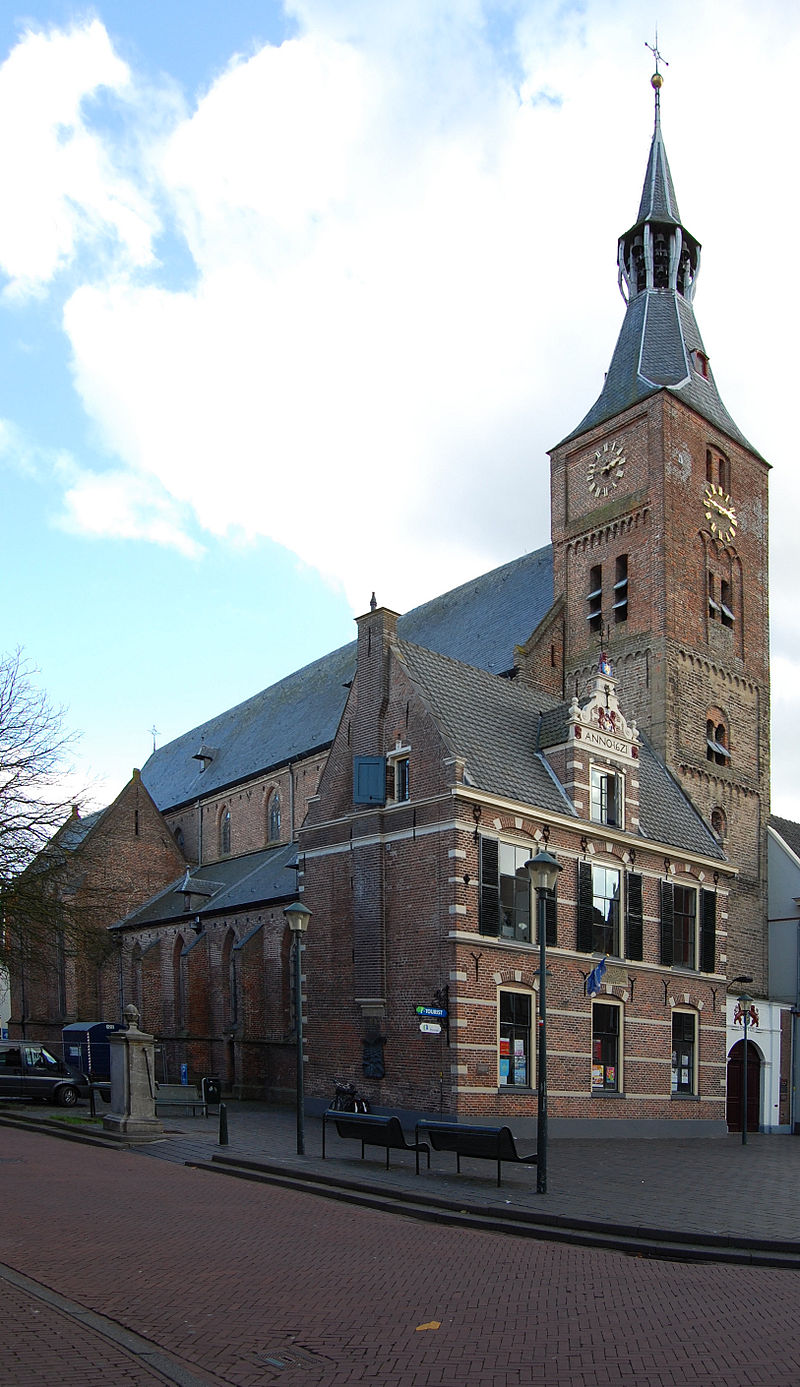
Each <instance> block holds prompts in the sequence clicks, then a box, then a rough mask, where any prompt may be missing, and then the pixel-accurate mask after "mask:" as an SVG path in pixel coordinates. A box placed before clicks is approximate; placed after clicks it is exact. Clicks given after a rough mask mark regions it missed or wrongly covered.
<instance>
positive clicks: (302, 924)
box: [283, 901, 311, 1156]
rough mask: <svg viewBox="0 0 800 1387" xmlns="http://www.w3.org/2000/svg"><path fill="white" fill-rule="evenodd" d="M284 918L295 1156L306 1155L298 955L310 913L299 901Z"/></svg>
mask: <svg viewBox="0 0 800 1387" xmlns="http://www.w3.org/2000/svg"><path fill="white" fill-rule="evenodd" d="M283 913H284V916H285V918H286V923H287V924H288V926H289V929H290V930H291V931H292V935H293V936H294V1018H295V1034H296V1036H297V1154H298V1156H304V1155H305V1154H306V1129H305V1083H304V1077H303V981H302V968H301V962H300V955H301V953H302V947H301V946H302V941H303V935H304V934H305V932H306V930H307V929H308V922H309V920H310V919H311V911H310V910H309V909H308V907H307V906H305V905H303V904H302V902H301V901H294V902H293V903H292V904H291V905H287V907H286V909H285V910H284V912H283Z"/></svg>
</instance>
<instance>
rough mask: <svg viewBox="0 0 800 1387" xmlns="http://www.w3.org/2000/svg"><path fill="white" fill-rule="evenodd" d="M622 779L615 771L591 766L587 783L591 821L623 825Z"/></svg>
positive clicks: (615, 825)
mask: <svg viewBox="0 0 800 1387" xmlns="http://www.w3.org/2000/svg"><path fill="white" fill-rule="evenodd" d="M624 784H625V782H624V780H623V777H622V776H621V775H617V773H616V771H610V770H607V769H606V768H605V767H603V766H592V767H591V771H590V783H589V817H590V819H591V820H592V823H595V824H608V825H609V827H611V828H623V827H624V814H623V801H624V794H623V787H624Z"/></svg>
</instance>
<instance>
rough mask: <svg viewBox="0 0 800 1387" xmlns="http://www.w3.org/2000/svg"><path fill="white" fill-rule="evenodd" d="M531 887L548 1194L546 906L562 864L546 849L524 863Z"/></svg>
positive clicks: (543, 1174)
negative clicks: (534, 911) (534, 900)
mask: <svg viewBox="0 0 800 1387" xmlns="http://www.w3.org/2000/svg"><path fill="white" fill-rule="evenodd" d="M525 866H526V868H527V870H528V876H529V877H530V880H531V886H534V887H535V888H536V894H537V916H536V919H537V927H538V930H539V1047H538V1057H537V1066H538V1069H537V1075H538V1080H539V1104H538V1107H539V1112H538V1118H537V1128H536V1193H537V1194H547V905H546V898H547V893H548V891H554V890H555V888H556V882H557V881H558V874H559V872H560V871H561V863H560V862H557V861H556V859H555V857H553V856H552V854H551V853H549V852H547V850H546V849H544V850H543V851H542V852H537V854H536V856H535V857H530V858H528V861H527V862H526V863H525Z"/></svg>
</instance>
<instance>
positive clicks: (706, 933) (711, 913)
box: [700, 891, 717, 973]
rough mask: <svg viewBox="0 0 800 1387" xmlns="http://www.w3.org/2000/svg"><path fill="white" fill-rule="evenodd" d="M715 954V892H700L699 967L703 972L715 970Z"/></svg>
mask: <svg viewBox="0 0 800 1387" xmlns="http://www.w3.org/2000/svg"><path fill="white" fill-rule="evenodd" d="M716 955H717V893H716V891H701V892H700V968H701V970H702V972H704V973H715V972H716V961H717V958H716Z"/></svg>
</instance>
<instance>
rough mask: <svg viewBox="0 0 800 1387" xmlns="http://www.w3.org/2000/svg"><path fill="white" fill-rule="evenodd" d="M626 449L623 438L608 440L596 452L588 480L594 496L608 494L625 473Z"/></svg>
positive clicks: (588, 473)
mask: <svg viewBox="0 0 800 1387" xmlns="http://www.w3.org/2000/svg"><path fill="white" fill-rule="evenodd" d="M625 463H626V457H625V450H624V446H623V443H622V440H621V439H617V440H607V441H606V442H605V443H603V444H602V445H601V447H599V448H598V449H597V451H596V452H595V455H594V457H593V458H592V461H591V462H590V464H589V471H588V472H587V474H586V481H587V483H588V486H589V490H590V491H591V493H592V495H593V496H608V495H609V494H610V493H611V492H612V491H613V490H614V487H615V486H616V485H617V482H618V481H619V480H620V478H621V477H624V475H625Z"/></svg>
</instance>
